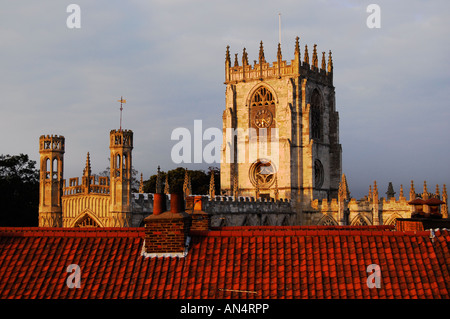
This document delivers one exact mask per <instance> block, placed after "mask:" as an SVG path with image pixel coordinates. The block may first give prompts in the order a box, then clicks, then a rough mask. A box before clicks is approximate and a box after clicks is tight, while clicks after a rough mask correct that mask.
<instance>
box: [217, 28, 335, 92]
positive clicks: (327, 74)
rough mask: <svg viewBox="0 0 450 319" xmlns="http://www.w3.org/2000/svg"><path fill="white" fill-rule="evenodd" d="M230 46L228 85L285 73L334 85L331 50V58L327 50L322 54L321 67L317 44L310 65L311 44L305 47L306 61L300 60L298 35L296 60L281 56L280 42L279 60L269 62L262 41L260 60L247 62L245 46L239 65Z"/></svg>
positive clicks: (226, 79) (285, 74)
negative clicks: (232, 54)
mask: <svg viewBox="0 0 450 319" xmlns="http://www.w3.org/2000/svg"><path fill="white" fill-rule="evenodd" d="M229 49H230V47H229V46H227V51H226V58H225V84H228V83H237V82H245V81H252V80H265V79H269V78H281V77H283V76H289V77H295V76H297V77H298V76H302V77H307V78H309V79H312V80H314V81H317V82H320V83H323V84H327V85H332V84H333V60H332V56H331V51H329V53H328V61H327V58H326V54H325V52H322V54H321V63H320V66H319V54H318V52H317V45H316V44H314V50H313V54H312V59H311V64H310V62H309V53H308V46H307V45H306V46H305V52H304V60H303V61H301V52H300V46H299V38H298V37H297V38H296V43H295V51H294V59H292V60H291V61H290V62H287V61H286V60H283V59H282V52H281V45H280V44H278V50H277V60H276V61H274V62H272V64H270V63H269V62H267V61H266V59H265V56H264V47H263V43H262V41H261V43H260V48H259V57H258V60H254V63H253V64H250V63H249V61H248V53H247V51H246V49H245V48H244V50H243V52H242V63H241V65H239V61H238V60H239V59H238V54H235V59H234V65H233V66H232V65H231V57H230V51H229Z"/></svg>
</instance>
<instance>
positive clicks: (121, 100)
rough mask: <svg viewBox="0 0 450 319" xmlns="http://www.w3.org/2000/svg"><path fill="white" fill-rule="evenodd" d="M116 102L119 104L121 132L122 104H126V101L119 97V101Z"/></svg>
mask: <svg viewBox="0 0 450 319" xmlns="http://www.w3.org/2000/svg"><path fill="white" fill-rule="evenodd" d="M117 102H120V129H121V130H122V110H123V107H122V103H127V100H125V99H124V98H123V97H122V96H121V97H120V100H117Z"/></svg>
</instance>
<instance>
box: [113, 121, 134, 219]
mask: <svg viewBox="0 0 450 319" xmlns="http://www.w3.org/2000/svg"><path fill="white" fill-rule="evenodd" d="M109 148H110V153H111V155H110V158H111V163H110V196H111V204H110V212H111V214H112V217H113V218H112V220H111V222H110V223H111V224H110V225H109V226H113V227H127V226H130V215H131V179H132V174H131V173H132V157H131V151H132V149H133V132H132V131H131V130H121V129H120V130H112V131H111V132H110V144H109Z"/></svg>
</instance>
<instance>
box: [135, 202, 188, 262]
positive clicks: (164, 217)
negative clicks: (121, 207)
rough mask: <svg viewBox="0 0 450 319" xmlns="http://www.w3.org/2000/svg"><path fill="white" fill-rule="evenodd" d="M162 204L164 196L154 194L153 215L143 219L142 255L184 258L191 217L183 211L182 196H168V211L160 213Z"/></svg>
mask: <svg viewBox="0 0 450 319" xmlns="http://www.w3.org/2000/svg"><path fill="white" fill-rule="evenodd" d="M164 202H165V198H164V194H155V197H154V203H153V207H154V211H153V214H152V215H149V216H147V217H146V218H145V219H144V223H145V242H144V248H143V250H144V251H143V253H144V255H145V256H147V257H162V256H172V257H184V256H186V253H187V243H188V239H189V236H188V235H189V230H190V226H191V216H190V215H188V214H187V213H186V212H185V211H184V200H183V196H182V194H178V193H175V194H171V195H170V211H165V212H162V209H161V208H162V207H163V203H164Z"/></svg>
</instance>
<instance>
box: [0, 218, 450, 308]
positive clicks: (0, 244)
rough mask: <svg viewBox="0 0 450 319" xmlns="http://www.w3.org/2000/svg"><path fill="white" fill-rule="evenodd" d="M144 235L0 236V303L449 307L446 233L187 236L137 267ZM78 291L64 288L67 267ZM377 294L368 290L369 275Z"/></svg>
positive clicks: (54, 231)
mask: <svg viewBox="0 0 450 319" xmlns="http://www.w3.org/2000/svg"><path fill="white" fill-rule="evenodd" d="M144 232H145V230H144V228H95V229H94V228H90V229H88V228H4V227H2V228H0V298H41V299H47V298H51V299H59V298H62V299H67V298H74V299H79V298H89V299H103V298H104V299H116V298H118V299H119V298H144V299H146V298H167V299H171V298H180V299H181V298H202V299H214V298H220V299H224V298H256V299H264V298H272V299H277V298H342V299H344V298H363V299H366V298H449V297H450V274H449V273H450V249H449V247H450V233H449V231H448V230H435V231H434V235H433V236H431V237H430V234H431V233H430V231H420V232H401V231H392V230H385V229H382V228H381V227H380V228H379V229H377V228H376V227H371V228H370V227H368V228H366V230H364V228H363V227H360V228H355V229H352V228H350V227H346V228H339V227H338V226H336V227H334V228H333V227H331V228H330V227H328V228H327V229H325V228H320V227H316V228H301V227H294V228H292V227H291V228H288V227H285V228H283V227H273V226H272V227H270V226H269V227H267V228H265V227H258V228H254V229H251V228H245V227H243V228H242V227H241V228H239V227H235V228H226V227H225V228H220V229H219V230H212V231H191V234H190V236H191V241H190V244H189V250H188V254H187V256H186V257H155V258H150V257H143V256H142V254H141V252H142V248H143V243H144ZM72 264H76V265H78V266H79V267H80V275H81V282H80V286H81V287H80V288H69V287H68V285H67V280H68V277H69V276H70V275H71V272H68V271H67V267H68V266H69V265H72ZM373 264H376V265H378V266H379V267H380V288H376V287H375V288H369V287H368V284H367V279H368V277H369V276H370V275H371V274H372V272H371V271H369V272H368V270H367V269H368V267H369V266H370V265H373Z"/></svg>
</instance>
